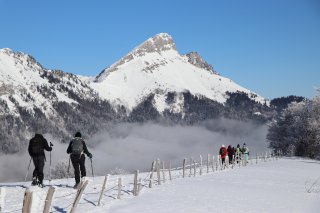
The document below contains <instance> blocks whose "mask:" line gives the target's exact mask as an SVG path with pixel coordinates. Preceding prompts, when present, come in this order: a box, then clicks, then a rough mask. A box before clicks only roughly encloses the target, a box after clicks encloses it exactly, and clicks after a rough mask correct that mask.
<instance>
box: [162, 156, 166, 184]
mask: <svg viewBox="0 0 320 213" xmlns="http://www.w3.org/2000/svg"><path fill="white" fill-rule="evenodd" d="M164 170H165V167H164V161H162V178H163V182H164V183H165V182H166V174H165V171H164Z"/></svg>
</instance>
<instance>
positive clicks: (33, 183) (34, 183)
mask: <svg viewBox="0 0 320 213" xmlns="http://www.w3.org/2000/svg"><path fill="white" fill-rule="evenodd" d="M31 185H32V186H36V185H38V181H37V179H36V178H33V179H32V183H31Z"/></svg>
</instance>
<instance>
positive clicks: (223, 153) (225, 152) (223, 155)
mask: <svg viewBox="0 0 320 213" xmlns="http://www.w3.org/2000/svg"><path fill="white" fill-rule="evenodd" d="M219 155H221V160H222V165H224V164H225V162H226V156H227V155H228V150H227V149H226V147H225V146H224V145H222V146H221V148H220V151H219Z"/></svg>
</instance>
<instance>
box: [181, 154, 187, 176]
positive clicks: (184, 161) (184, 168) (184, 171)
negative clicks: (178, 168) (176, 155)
mask: <svg viewBox="0 0 320 213" xmlns="http://www.w3.org/2000/svg"><path fill="white" fill-rule="evenodd" d="M186 161H187V159H186V158H185V159H183V162H182V177H183V178H184V177H185V176H186Z"/></svg>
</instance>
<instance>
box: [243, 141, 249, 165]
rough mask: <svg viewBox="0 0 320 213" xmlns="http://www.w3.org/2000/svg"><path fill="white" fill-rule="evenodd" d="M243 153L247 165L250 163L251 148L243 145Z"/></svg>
mask: <svg viewBox="0 0 320 213" xmlns="http://www.w3.org/2000/svg"><path fill="white" fill-rule="evenodd" d="M241 151H242V154H243V156H244V161H245V163H248V161H249V148H248V147H247V145H246V143H243V146H242V149H241Z"/></svg>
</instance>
